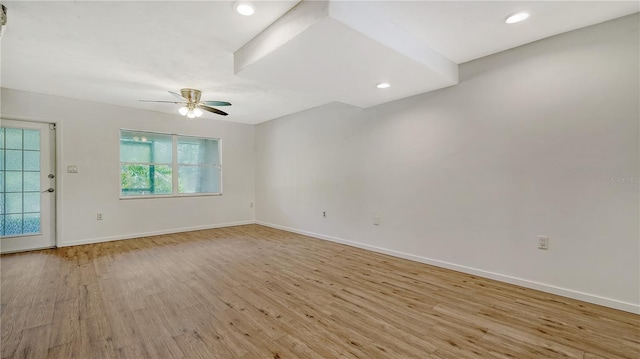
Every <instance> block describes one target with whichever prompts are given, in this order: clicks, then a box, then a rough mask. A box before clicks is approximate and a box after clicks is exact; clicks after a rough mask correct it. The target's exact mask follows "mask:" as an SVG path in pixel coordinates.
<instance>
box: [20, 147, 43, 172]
mask: <svg viewBox="0 0 640 359" xmlns="http://www.w3.org/2000/svg"><path fill="white" fill-rule="evenodd" d="M23 169H24V170H25V171H40V151H24V167H23Z"/></svg>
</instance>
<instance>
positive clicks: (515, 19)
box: [504, 11, 529, 24]
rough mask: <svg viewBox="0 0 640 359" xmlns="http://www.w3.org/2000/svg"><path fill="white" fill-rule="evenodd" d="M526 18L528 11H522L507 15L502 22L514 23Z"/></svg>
mask: <svg viewBox="0 0 640 359" xmlns="http://www.w3.org/2000/svg"><path fill="white" fill-rule="evenodd" d="M528 18H529V13H528V12H525V11H522V12H518V13H515V14H513V15H511V16H509V17H508V18H507V19H506V20H505V21H504V22H506V23H507V24H515V23H516V22H520V21H524V20H526V19H528Z"/></svg>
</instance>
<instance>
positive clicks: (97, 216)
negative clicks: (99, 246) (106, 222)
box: [96, 212, 102, 221]
mask: <svg viewBox="0 0 640 359" xmlns="http://www.w3.org/2000/svg"><path fill="white" fill-rule="evenodd" d="M96 219H97V220H98V221H102V213H100V212H98V215H96Z"/></svg>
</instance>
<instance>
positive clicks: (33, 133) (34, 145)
mask: <svg viewBox="0 0 640 359" xmlns="http://www.w3.org/2000/svg"><path fill="white" fill-rule="evenodd" d="M23 131H24V149H25V150H36V151H39V150H40V131H38V130H23Z"/></svg>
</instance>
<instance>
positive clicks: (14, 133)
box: [4, 128, 22, 150]
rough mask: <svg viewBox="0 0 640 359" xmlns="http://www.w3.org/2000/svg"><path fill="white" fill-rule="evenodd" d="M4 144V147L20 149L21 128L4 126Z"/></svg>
mask: <svg viewBox="0 0 640 359" xmlns="http://www.w3.org/2000/svg"><path fill="white" fill-rule="evenodd" d="M4 134H5V139H4V140H5V145H6V148H11V149H15V150H21V149H22V130H21V129H19V128H5V130H4Z"/></svg>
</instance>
